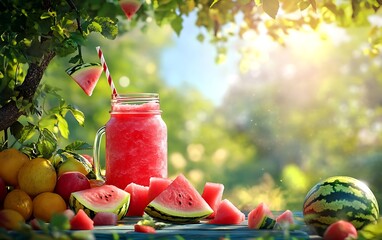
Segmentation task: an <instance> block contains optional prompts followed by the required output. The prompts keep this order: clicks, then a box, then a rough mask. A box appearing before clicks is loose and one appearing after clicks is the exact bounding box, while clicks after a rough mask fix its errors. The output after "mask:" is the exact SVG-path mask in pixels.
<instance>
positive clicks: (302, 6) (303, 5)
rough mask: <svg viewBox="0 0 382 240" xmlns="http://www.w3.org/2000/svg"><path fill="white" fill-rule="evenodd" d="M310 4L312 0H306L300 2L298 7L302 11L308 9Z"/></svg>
mask: <svg viewBox="0 0 382 240" xmlns="http://www.w3.org/2000/svg"><path fill="white" fill-rule="evenodd" d="M309 6H310V1H308V0H304V1H301V2H299V3H298V7H299V8H300V10H301V11H303V10H305V9H307V8H308V7H309Z"/></svg>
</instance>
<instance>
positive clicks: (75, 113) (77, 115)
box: [67, 105, 85, 126]
mask: <svg viewBox="0 0 382 240" xmlns="http://www.w3.org/2000/svg"><path fill="white" fill-rule="evenodd" d="M67 108H68V109H69V111H70V112H71V113H72V114H73V117H74V118H75V119H76V121H77V122H78V124H80V125H81V126H84V123H85V114H84V113H83V112H82V111H80V110H79V109H77V108H74V107H73V106H71V105H68V106H67Z"/></svg>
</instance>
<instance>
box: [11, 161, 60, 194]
mask: <svg viewBox="0 0 382 240" xmlns="http://www.w3.org/2000/svg"><path fill="white" fill-rule="evenodd" d="M18 180H19V186H20V189H21V190H23V191H25V192H26V193H27V194H28V195H29V196H31V197H32V198H33V197H35V196H37V195H38V194H40V193H43V192H53V191H54V187H55V186H56V181H57V174H56V170H55V168H54V167H53V165H52V163H51V162H50V161H49V160H47V159H45V158H34V159H32V160H30V161H29V162H27V163H25V164H24V165H23V166H22V167H21V168H20V171H19V174H18Z"/></svg>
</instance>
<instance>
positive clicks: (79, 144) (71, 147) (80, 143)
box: [65, 141, 92, 151]
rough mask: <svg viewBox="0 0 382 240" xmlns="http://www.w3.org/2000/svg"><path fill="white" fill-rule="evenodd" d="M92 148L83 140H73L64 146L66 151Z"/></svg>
mask: <svg viewBox="0 0 382 240" xmlns="http://www.w3.org/2000/svg"><path fill="white" fill-rule="evenodd" d="M88 149H92V146H91V145H90V144H88V143H86V142H84V141H75V142H73V143H71V144H69V145H68V146H66V147H65V150H66V151H78V150H88Z"/></svg>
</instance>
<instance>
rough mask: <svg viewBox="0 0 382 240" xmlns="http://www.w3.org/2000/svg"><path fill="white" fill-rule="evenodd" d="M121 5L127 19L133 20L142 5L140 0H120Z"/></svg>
mask: <svg viewBox="0 0 382 240" xmlns="http://www.w3.org/2000/svg"><path fill="white" fill-rule="evenodd" d="M119 5H120V6H121V8H122V10H123V12H124V13H125V15H126V17H127V19H129V20H130V19H131V18H132V17H133V16H134V14H135V13H136V12H137V11H138V10H139V8H140V7H141V5H142V2H141V1H140V0H120V1H119Z"/></svg>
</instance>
